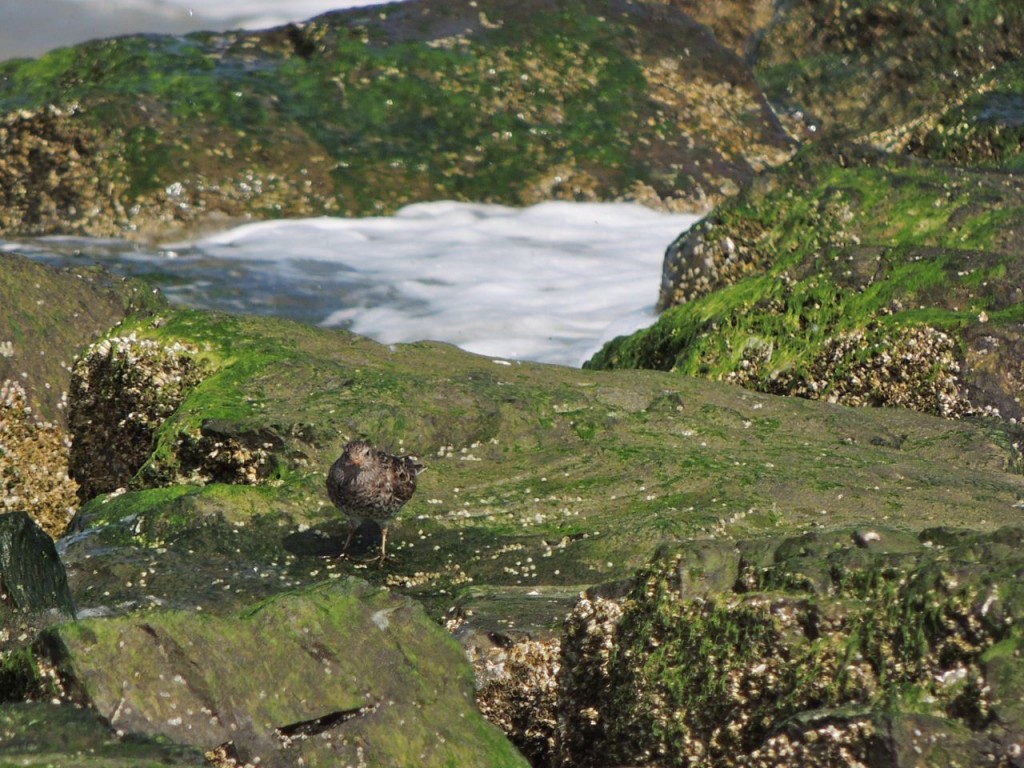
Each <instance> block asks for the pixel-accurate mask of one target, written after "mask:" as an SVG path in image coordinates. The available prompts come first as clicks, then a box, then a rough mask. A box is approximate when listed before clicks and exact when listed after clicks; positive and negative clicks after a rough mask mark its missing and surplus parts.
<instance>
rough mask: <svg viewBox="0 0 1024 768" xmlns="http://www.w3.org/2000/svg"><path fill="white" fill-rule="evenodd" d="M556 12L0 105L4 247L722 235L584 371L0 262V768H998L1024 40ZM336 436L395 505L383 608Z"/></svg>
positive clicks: (403, 18)
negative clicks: (299, 224)
mask: <svg viewBox="0 0 1024 768" xmlns="http://www.w3.org/2000/svg"><path fill="white" fill-rule="evenodd" d="M541 5H543V6H544V8H541ZM556 5H557V7H555V8H554V10H551V8H549V6H550V4H536V5H535V4H526V5H525V6H524V5H522V4H521V3H520V4H517V5H513V4H510V3H507V2H499V1H498V0H489V1H488V2H482V1H481V2H479V3H477V4H473V5H471V6H467V7H466V8H463V7H462V6H459V7H458V8H455V7H454V6H450V4H448V5H445V4H440V3H432V2H416V1H415V0H414V1H413V2H410V3H408V4H407V5H403V6H395V7H391V8H388V9H385V10H382V11H380V12H374V14H370V13H369V12H367V11H358V12H350V13H341V14H329V15H327V16H324V17H320V18H318V19H316V20H312V21H311V22H309V23H307V24H302V25H293V26H290V27H288V28H282V29H279V30H273V31H270V32H268V33H265V34H257V33H251V34H250V33H246V34H234V33H225V34H222V35H204V34H199V35H191V36H188V37H186V38H175V39H170V38H125V39H121V40H116V41H99V42H96V43H90V44H87V45H84V46H79V47H76V48H72V49H67V50H65V51H61V52H54V53H53V54H49V55H47V56H46V57H43V58H41V59H39V60H36V61H22V62H13V63H11V62H8V63H4V64H3V65H0V75H2V78H3V79H2V80H0V107H2V110H3V116H2V117H0V178H2V179H3V180H5V181H11V180H14V182H12V183H5V184H4V185H3V188H4V190H5V192H4V193H3V194H4V195H5V196H3V197H0V225H2V226H3V227H4V231H5V232H20V233H33V232H36V233H39V232H46V233H56V232H90V233H93V234H103V233H114V232H117V233H119V234H125V233H126V232H127V233H129V234H132V235H133V236H153V235H154V234H156V233H161V234H162V235H167V234H168V233H176V232H180V231H195V230H196V229H197V228H203V227H209V226H216V224H217V223H218V222H223V221H226V220H230V219H234V218H235V217H239V216H241V217H262V216H279V215H289V216H291V215H303V214H306V213H319V212H344V211H347V212H352V213H362V212H367V211H386V210H391V209H393V208H394V207H395V206H397V205H400V204H402V203H403V202H407V201H409V200H412V199H417V200H419V199H432V198H436V197H455V198H462V199H487V200H500V201H505V202H515V203H524V202H529V201H532V200H535V199H549V198H562V199H564V198H570V199H615V198H622V197H633V198H636V199H642V200H644V201H646V202H649V203H652V204H657V205H671V206H677V205H683V206H698V207H699V206H707V205H710V204H716V207H715V209H714V211H713V212H712V213H711V214H710V215H709V216H708V218H706V219H705V220H704V222H703V223H702V224H701V225H700V226H698V227H695V228H694V229H693V230H692V231H691V232H690V233H688V234H687V235H685V236H684V237H682V238H681V239H680V240H678V241H677V242H676V243H675V244H673V245H672V246H671V247H670V248H669V250H668V253H667V256H666V266H665V281H664V284H663V286H662V305H663V309H665V312H664V313H663V315H662V317H661V319H660V320H659V322H658V323H657V324H656V325H655V326H653V327H652V328H651V329H648V330H645V331H642V332H639V333H638V334H636V335H634V336H632V337H630V338H627V339H619V340H616V341H615V342H612V343H611V344H610V345H608V346H607V347H606V348H605V349H604V350H602V352H601V353H600V354H599V355H598V356H597V357H595V359H594V360H592V361H591V363H590V364H589V367H588V369H587V370H574V369H567V368H560V367H556V366H545V365H535V364H529V363H510V362H509V361H503V360H494V359H490V358H484V357H478V356H474V355H471V354H468V353H464V352H462V351H460V350H458V349H455V348H453V347H450V346H447V345H443V344H437V343H428V342H421V343H416V344H408V345H396V346H392V347H387V346H382V345H379V344H375V343H373V342H371V341H369V340H367V339H363V338H360V337H358V336H354V335H352V334H349V333H345V332H341V331H328V330H322V329H314V328H309V327H306V326H302V325H298V324H295V323H291V322H287V321H284V320H279V319H271V318H252V317H238V316H231V315H224V314H218V313H210V312H195V311H187V310H179V309H173V308H171V307H169V306H167V305H166V303H165V302H163V301H162V299H161V298H160V296H159V295H158V294H156V293H155V292H154V291H153V290H152V289H150V288H147V287H146V286H144V285H142V284H140V283H137V282H133V281H122V280H116V279H114V278H111V277H110V276H108V275H105V274H103V273H101V272H98V271H93V270H86V271H78V272H69V271H61V270H54V269H51V268H48V267H43V266H41V265H37V264H33V263H32V262H30V261H28V260H27V259H24V258H21V257H20V256H17V255H16V254H12V253H4V254H0V291H2V296H0V298H2V301H0V381H4V382H5V383H4V385H3V398H4V399H3V403H2V410H0V482H2V486H0V491H2V495H0V585H2V587H3V589H2V594H3V598H2V599H0V727H2V728H3V732H4V734H5V739H4V740H3V742H2V743H0V762H3V761H13V762H18V764H26V765H47V764H61V765H82V766H91V765H97V766H98V765H104V766H106V765H183V766H185V765H188V766H198V765H211V764H212V765H220V766H229V765H256V764H259V765H265V766H266V765H269V766H293V765H298V764H303V765H332V766H334V765H371V766H374V765H380V766H384V765H417V766H421V765H422V766H430V765H439V766H440V765H488V766H504V765H508V766H513V765H527V764H530V765H533V766H535V767H540V766H544V767H545V768H546V767H548V766H551V767H552V768H553V767H554V766H564V765H574V766H593V768H615V767H616V766H624V765H635V766H641V765H649V766H654V765H658V766H664V765H697V766H751V767H752V766H769V765H778V764H781V763H785V764H786V765H794V766H808V768H809V767H810V766H879V767H881V766H890V765H936V766H939V765H942V766H947V765H965V766H966V765H982V764H984V765H996V766H1006V767H1009V766H1016V765H1021V764H1024V757H1022V754H1024V753H1022V748H1024V747H1022V745H1024V732H1022V729H1024V715H1022V713H1020V712H1018V709H1019V704H1018V702H1019V701H1020V700H1021V689H1020V683H1019V681H1020V680H1021V679H1024V678H1022V672H1021V669H1022V668H1021V661H1020V650H1021V648H1020V646H1021V643H1022V642H1024V640H1022V636H1021V630H1020V628H1019V627H1020V626H1021V622H1020V616H1021V607H1020V597H1021V589H1020V586H1019V584H1020V577H1019V574H1020V567H1021V564H1020V562H1019V560H1020V555H1019V552H1020V549H1021V537H1022V536H1024V533H1022V531H1024V527H1022V518H1021V507H1022V504H1024V501H1022V500H1024V476H1022V474H1021V457H1020V441H1021V436H1020V423H1021V419H1022V418H1024V414H1022V413H1021V412H1020V401H1019V397H1020V391H1021V381H1022V380H1024V374H1022V373H1021V363H1020V360H1021V355H1020V354H1019V350H1018V347H1019V336H1020V331H1021V327H1022V317H1021V314H1020V312H1021V307H1022V306H1024V301H1022V298H1021V296H1020V291H1019V290H1018V289H1017V287H1016V286H1017V284H1018V283H1019V282H1020V281H1019V280H1018V279H1017V278H1018V274H1017V273H1018V267H1017V262H1018V261H1019V259H1018V258H1016V257H1018V256H1020V255H1022V254H1021V250H1020V245H1019V243H1018V241H1019V237H1018V235H1019V233H1020V232H1021V231H1022V226H1024V216H1022V209H1021V206H1020V205H1019V202H1020V192H1021V187H1020V182H1019V180H1018V177H1017V175H1016V174H1017V173H1018V171H1019V170H1020V163H1021V157H1022V154H1021V152H1020V147H1021V146H1024V144H1022V143H1021V141H1020V136H1021V133H1020V130H1021V128H1020V126H1021V125H1022V124H1024V123H1022V122H1021V121H1020V120H1019V111H1020V106H1019V104H1020V86H1019V82H1020V78H1019V76H1018V69H1019V64H1018V59H1019V58H1020V56H1021V51H1020V50H1019V40H1020V39H1022V38H1021V37H1020V36H1019V34H1018V33H1019V31H1020V30H1021V29H1024V10H1022V9H1021V7H1020V6H1019V4H1014V3H1010V2H1009V1H1008V0H1007V1H1006V2H996V3H992V4H986V5H985V6H984V8H981V7H978V8H972V9H968V10H963V9H959V10H958V8H959V6H957V7H954V6H955V5H956V4H954V3H952V2H945V0H936V2H935V3H934V4H933V6H934V7H932V6H929V7H928V8H927V9H926V8H925V7H924V6H921V7H920V8H919V7H917V6H915V8H914V9H903V10H901V9H898V8H894V7H892V6H891V4H871V3H843V4H839V5H837V6H835V8H834V9H832V10H830V11H829V13H831V14H832V15H826V16H822V13H823V11H822V8H824V6H820V4H814V3H810V2H807V3H793V4H789V5H787V7H786V8H779V9H776V10H774V11H768V10H766V8H765V7H764V4H763V3H758V2H750V0H737V2H735V3H732V4H727V6H728V7H724V6H716V8H717V10H716V11H715V12H714V13H712V12H711V11H708V10H707V9H702V8H695V7H693V6H694V5H695V4H694V3H690V2H688V0H680V1H679V2H675V3H670V4H663V3H629V2H612V3H591V2H567V3H564V4H556ZM869 6H870V7H869ZM681 9H682V10H681ZM929 9H930V10H929ZM684 11H686V12H692V13H693V14H695V17H694V18H696V21H695V20H694V18H691V17H689V16H687V15H686V13H684ZM833 11H834V13H833ZM541 13H545V14H546V13H553V14H554V16H550V17H549V16H544V19H545V20H546V21H548V22H551V23H550V24H548V23H545V24H541V23H539V22H538V23H537V24H535V25H532V26H531V25H530V24H528V23H527V22H528V21H530V20H533V21H536V20H537V18H539V17H538V16H537V14H541ZM928 14H931V15H928ZM958 14H959V15H958ZM734 18H743V19H746V20H748V21H749V25H748V24H742V25H737V24H734V23H732V22H730V19H734ZM698 21H699V22H701V23H700V24H698V23H697V22H698ZM954 22H955V24H956V26H957V31H956V33H955V34H953V33H952V32H951V27H950V25H951V24H954ZM701 24H706V25H707V26H702V25H701ZM545 30H546V31H545ZM712 30H713V32H712ZM727 32H728V34H727ZM714 35H719V36H720V38H721V41H719V40H718V39H716V38H715V36H714ZM623 41H626V42H627V43H628V44H626V45H623ZM613 42H614V43H615V45H612V43H613ZM99 60H103V61H105V62H107V63H108V64H109V65H110V66H109V67H108V68H107V69H102V68H101V69H96V68H95V67H92V68H90V67H91V64H90V62H96V61H99ZM915 62H917V63H916V64H915ZM442 65H443V66H442ZM470 65H472V67H470ZM139 67H144V68H145V69H147V70H148V71H152V72H156V73H159V76H158V77H154V78H153V79H152V80H151V81H149V82H148V83H147V84H145V87H142V85H141V84H140V83H139V81H138V80H137V79H135V80H133V79H132V77H133V75H132V73H133V72H134V71H137V70H138V68H139ZM467 67H470V69H467ZM915 67H916V68H915ZM90 72H91V73H92V74H91V75H90V74H89V73H90ZM339 73H340V74H339ZM872 73H875V74H874V75H872ZM428 74H429V75H430V76H429V77H428V76H427V75H428ZM442 74H443V75H444V77H442V78H441V80H440V81H435V79H433V78H435V77H439V76H440V75H442ZM556 75H557V76H556ZM182 78H184V80H183V79H182ZM517 78H518V79H517ZM524 78H525V79H524ZM442 81H443V82H442ZM513 85H514V86H515V87H513ZM140 88H142V90H141V91H140ZM182 89H184V90H182ZM951 92H955V93H956V98H955V99H953V101H952V102H950V101H949V100H948V98H947V96H948V94H949V93H951ZM235 93H241V94H243V96H244V99H243V101H244V104H241V105H239V104H236V103H235V101H233V99H238V98H239V97H237V96H235V95H234V94H235ZM327 94H330V96H331V98H330V99H328V98H327ZM339 94H340V95H339ZM765 94H767V96H766V95H765ZM641 97H642V98H641ZM389 99H390V103H388V101H387V100H389ZM428 102H429V103H431V104H433V105H434V107H435V111H433V112H430V114H428V113H427V112H425V111H424V110H425V109H426V107H425V105H426V104H427V103H428ZM380 104H387V106H388V107H394V108H395V109H394V110H393V111H389V110H388V109H383V108H381V109H377V108H376V107H375V106H374V105H377V106H380ZM230 105H234V106H230ZM339 105H340V106H339ZM228 107H230V108H228ZM314 107H316V110H314ZM222 108H223V110H222ZM339 109H340V111H339ZM466 110H468V112H467V111H466ZM342 112H344V113H345V114H341V113H342ZM428 112H429V110H428ZM460 115H461V116H463V117H464V118H466V119H465V120H464V121H463V122H465V126H464V127H465V128H466V131H465V132H464V133H465V136H476V137H478V138H476V139H474V140H473V142H471V143H470V144H460V143H459V141H461V139H462V138H465V136H464V134H463V133H460V132H451V131H449V132H448V133H447V134H444V135H445V136H446V137H447V138H446V140H447V141H450V142H451V143H450V145H443V146H442V145H438V144H437V143H436V142H437V141H438V140H439V139H438V137H439V135H441V134H438V133H436V132H433V131H425V132H424V131H421V130H420V129H422V128H423V126H424V125H434V124H435V123H436V124H437V125H441V126H442V127H443V126H445V125H449V123H446V122H445V120H455V119H456V118H459V116H460ZM502 115H504V116H506V117H508V116H509V115H516V117H515V120H518V121H519V122H518V123H517V122H515V121H514V120H513V122H512V123H505V122H502V119H504V118H503V117H502ZM112 116H114V117H118V119H119V120H120V122H119V125H121V129H119V130H117V131H114V132H113V133H111V132H110V131H101V130H100V129H99V128H98V126H100V125H103V124H104V123H105V122H106V121H109V119H110V118H111V117H112ZM470 116H471V117H472V120H469V117H470ZM413 117H415V118H416V120H412V118H413ZM125 118H127V119H125ZM243 118H244V126H242V125H240V124H235V123H233V122H232V121H234V120H240V119H243ZM353 118H357V119H358V120H361V121H363V122H362V123H359V124H358V125H355V124H349V123H348V122H346V121H348V120H350V119H353ZM366 121H370V123H367V122H366ZM431 121H433V122H431ZM495 121H497V122H495ZM306 123H310V124H312V123H315V124H317V125H318V126H320V127H319V128H318V131H306V130H305V129H304V128H301V126H302V125H304V124H306ZM371 123H372V125H371ZM783 125H785V126H787V128H788V133H787V132H786V131H784V130H783V128H782V126H783ZM638 126H639V127H638ZM371 128H372V130H371ZM520 129H522V132H520ZM811 129H813V130H811ZM410 130H412V133H409V131H410ZM505 131H507V132H509V135H510V136H511V138H509V136H505V133H504V132H505ZM420 133H422V134H423V136H419V134H420ZM443 133H444V132H443V131H442V134H443ZM413 134H416V135H417V136H419V138H414V137H413ZM199 135H203V136H205V137H207V138H209V141H208V142H204V143H202V146H200V142H194V141H192V140H191V139H188V138H187V137H192V136H199ZM424 136H425V137H426V139H425V140H426V141H427V144H419V143H416V142H417V141H420V139H423V137H424ZM480 136H490V137H491V138H493V139H494V141H493V142H492V141H491V140H489V139H488V140H484V139H481V138H479V137H480ZM353 137H357V138H358V137H363V138H362V139H361V141H363V142H364V143H363V144H358V142H356V143H352V142H353V141H355V139H353ZM370 137H372V138H374V141H371V139H370ZM503 137H504V138H503ZM527 137H530V138H527ZM811 137H815V138H816V137H824V138H822V139H821V140H819V141H816V142H814V143H810V142H809V141H808V140H809V138H811ZM457 139H458V141H457ZM513 139H514V140H513ZM798 141H800V142H803V146H802V147H801V148H800V150H799V151H798V152H796V154H793V151H794V149H795V148H796V143H797V142H798ZM431 142H434V143H431ZM272 147H279V148H281V149H282V151H281V152H277V151H274V150H273V149H272ZM285 148H288V149H289V150H295V152H294V153H292V152H291V151H289V152H285V151H283V150H284V149H285ZM357 150H358V152H361V153H362V160H361V161H360V162H359V163H353V162H352V157H351V155H352V153H353V152H356V151H357ZM413 157H417V158H423V163H424V167H423V168H414V167H412V166H410V164H409V162H410V159H411V158H413ZM238 158H244V162H242V161H239V160H238ZM396 159H400V160H401V162H398V163H397V164H395V161H396ZM300 161H301V162H300ZM254 163H255V164H256V165H254ZM296 163H299V164H296ZM257 166H258V167H257ZM666 169H668V170H666ZM303 170H305V173H303ZM15 182H16V183H15ZM359 190H362V192H359V193H358V194H357V192H358V191H359ZM637 368H648V369H656V370H636V369H637ZM605 369H606V370H605ZM612 369H614V370H612ZM685 374H690V375H685ZM789 395H798V396H799V397H789ZM852 406H857V407H852ZM864 406H884V407H864ZM357 437H358V438H369V439H371V440H372V441H373V442H375V443H377V444H378V445H380V446H381V447H384V448H388V449H391V450H396V451H401V452H403V453H409V454H412V455H415V456H417V457H418V459H419V460H420V461H422V462H423V463H424V464H425V465H426V466H427V471H426V472H425V473H424V474H423V476H422V477H421V480H420V488H419V490H418V492H417V494H416V496H414V498H413V499H412V500H411V501H410V502H409V504H408V505H407V507H406V508H405V509H404V510H403V512H402V514H401V515H400V516H399V518H398V521H397V524H396V527H395V529H394V531H393V533H392V536H393V538H389V546H388V551H389V555H391V557H390V558H389V560H388V561H387V562H386V563H385V565H384V566H383V567H380V568H378V567H376V566H375V565H373V564H372V562H371V561H372V559H373V552H374V547H375V531H373V530H367V531H363V532H361V534H360V536H359V537H358V538H357V540H356V542H355V545H354V547H353V550H352V552H351V553H350V556H348V557H339V555H340V552H341V548H342V546H343V545H344V543H345V538H346V526H345V522H344V520H343V519H341V517H340V516H339V515H338V514H337V512H336V511H335V510H334V508H333V506H332V505H331V504H330V502H329V500H328V499H327V496H326V492H325V490H324V477H325V473H326V471H327V468H328V467H329V466H330V463H331V462H332V461H333V460H334V458H336V456H337V454H338V452H339V450H340V448H341V446H342V445H344V443H345V442H347V441H348V440H349V439H353V438H357ZM44 531H45V533H44ZM47 534H49V535H47ZM53 540H56V544H54V541H53ZM29 566H32V567H29ZM485 716H486V717H485ZM8 735H10V738H6V737H7V736H8Z"/></svg>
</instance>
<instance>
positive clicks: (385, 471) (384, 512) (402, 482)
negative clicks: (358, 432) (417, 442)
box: [327, 440, 423, 565]
mask: <svg viewBox="0 0 1024 768" xmlns="http://www.w3.org/2000/svg"><path fill="white" fill-rule="evenodd" d="M422 471H423V465H422V464H420V463H419V462H417V461H416V460H415V459H413V458H412V457H410V456H392V455H391V454H390V453H385V452H384V451H379V450H377V449H376V448H374V447H373V446H372V445H370V444H369V443H367V442H365V441H363V440H353V441H352V442H351V443H349V444H348V445H346V446H345V448H344V450H342V452H341V456H340V457H339V458H338V460H337V461H336V462H334V464H333V465H332V466H331V471H330V472H328V473H327V495H328V496H330V497H331V501H332V502H333V503H334V506H336V507H337V508H338V509H339V510H341V511H342V513H344V515H345V517H346V518H347V519H348V538H347V539H346V540H345V547H344V550H343V551H347V550H348V547H349V545H350V544H351V543H352V537H353V536H354V535H355V533H356V530H357V529H358V528H359V526H360V525H362V523H363V522H364V521H366V520H372V521H373V522H375V523H377V524H378V525H379V526H380V532H381V540H380V559H379V561H378V564H380V565H383V563H384V556H385V551H386V547H387V543H388V523H389V522H390V521H391V519H392V518H393V517H394V516H395V515H397V514H398V510H400V509H401V508H402V507H403V506H404V505H405V503H406V502H407V501H408V500H409V499H411V498H412V495H413V493H414V492H415V490H416V475H418V474H419V473H420V472H422Z"/></svg>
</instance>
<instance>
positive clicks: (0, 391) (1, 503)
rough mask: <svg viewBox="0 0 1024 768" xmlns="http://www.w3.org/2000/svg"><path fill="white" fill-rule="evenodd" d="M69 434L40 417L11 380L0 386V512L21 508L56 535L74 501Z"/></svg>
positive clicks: (59, 531)
mask: <svg viewBox="0 0 1024 768" xmlns="http://www.w3.org/2000/svg"><path fill="white" fill-rule="evenodd" d="M77 488H78V484H77V483H75V481H74V480H72V479H71V478H70V477H69V476H68V435H67V434H66V433H65V432H64V430H62V429H61V428H60V427H58V426H57V425H56V424H51V423H49V422H44V421H40V420H39V419H37V418H36V415H35V414H34V413H33V411H32V408H31V407H30V406H29V405H28V402H27V398H26V395H25V390H24V388H23V387H22V386H21V385H20V384H19V383H18V382H16V381H11V380H7V381H4V382H3V383H2V384H0V513H2V512H13V511H16V510H21V511H24V512H27V513H28V514H29V515H31V516H32V517H33V518H34V519H35V521H36V522H37V523H39V526H40V527H41V528H42V529H43V530H44V531H46V532H47V533H48V534H49V535H50V536H51V537H53V538H55V539H56V538H58V537H59V536H60V535H61V534H62V533H63V532H64V529H65V528H66V527H67V524H68V521H69V520H70V519H71V515H72V514H73V512H74V511H75V509H76V508H77V505H78V499H77V496H76V491H77Z"/></svg>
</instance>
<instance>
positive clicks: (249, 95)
mask: <svg viewBox="0 0 1024 768" xmlns="http://www.w3.org/2000/svg"><path fill="white" fill-rule="evenodd" d="M0 113H3V114H6V118H4V120H5V121H6V122H4V123H3V125H4V128H3V130H0V179H6V180H7V183H4V184H3V185H0V186H2V188H3V190H4V192H3V197H0V226H2V227H3V229H5V230H6V231H8V232H10V231H20V232H52V231H74V232H86V233H91V234H113V233H121V232H124V231H129V232H137V233H143V234H145V233H149V234H153V233H158V232H159V233H161V234H162V235H163V236H167V233H168V232H169V231H171V230H174V229H175V228H184V229H187V230H194V229H195V228H197V227H201V226H209V225H211V224H214V223H217V222H221V223H223V221H224V220H225V219H237V218H240V217H259V218H266V217H278V216H301V215H310V214H318V213H340V214H351V215H364V214H371V213H380V212H386V211H393V210H395V209H396V208H398V207H399V206H401V205H403V204H406V203H410V202H415V201H422V200H431V199H440V198H444V199H458V200H472V201H484V200H486V201H494V202H502V203H511V204H526V203H532V202H537V201H539V200H546V199H552V198H559V199H570V200H571V199H587V200H593V199H601V200H607V199H617V198H622V197H630V198H634V199H641V200H643V201H645V202H649V203H655V204H665V205H669V206H683V207H688V208H693V207H697V208H701V209H703V208H705V207H706V206H707V205H709V204H712V203H714V202H715V201H717V200H720V199H722V198H723V197H724V196H725V195H726V194H731V193H733V192H734V191H735V190H736V189H737V188H738V185H739V184H742V183H743V182H744V181H745V180H748V179H749V178H751V176H752V175H753V173H754V172H756V171H757V170H759V169H761V168H764V167H765V166H766V165H768V164H771V163H776V162H780V161H781V160H783V159H785V158H786V157H787V156H788V155H789V154H790V152H791V146H792V144H791V141H790V139H789V138H788V137H787V135H786V134H785V132H784V131H783V130H782V128H781V127H780V125H779V123H778V121H777V120H776V119H775V117H774V115H773V113H772V111H771V110H770V109H769V107H768V105H767V102H766V101H765V100H764V98H763V97H762V96H761V94H760V92H759V90H758V88H757V86H756V84H755V83H754V80H753V76H752V74H751V72H750V70H749V68H747V67H746V66H744V64H743V63H742V62H741V61H740V60H739V58H737V57H736V56H735V55H734V54H732V53H731V52H729V51H728V50H726V49H725V48H724V47H722V46H721V45H720V44H719V43H718V42H717V41H715V40H714V38H713V37H712V36H711V34H710V33H709V32H708V30H707V29H706V28H704V27H703V26H701V25H699V24H697V23H696V22H694V21H693V20H692V19H690V18H689V17H688V16H686V15H685V14H683V13H680V12H679V11H676V10H675V9H672V8H669V7H665V6H660V7H659V6H648V5H645V4H634V3H627V2H618V1H616V2H596V1H594V0H565V1H564V2H559V3H554V4H552V3H539V2H529V3H523V2H510V0H487V1H486V2H480V3H478V4H477V5H475V6H470V5H466V4H456V5H452V4H451V3H447V2H440V0H416V1H415V2H406V3H402V4H398V5H394V6H391V7H388V8H374V9H373V10H366V9H355V10H350V11H344V12H340V13H333V14H328V15H325V16H321V17H318V18H316V19H313V20H311V21H309V22H306V23H302V24H293V25H289V26H287V27H281V28H277V29H273V30H269V31H266V32H231V33H223V34H203V33H197V34H191V35H186V36H184V37H173V38H172V37H154V36H134V37H121V38H116V39H112V40H102V41H95V42H90V43H86V44H83V45H79V46H75V47H72V48H66V49H60V50H57V51H52V52H50V53H48V54H46V55H44V56H42V57H41V58H39V59H37V60H31V61H29V60H17V61H10V62H4V63H2V64H0ZM96 179H98V180H99V183H98V184H97V183H96ZM37 180H41V181H40V183H36V181H37Z"/></svg>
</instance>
